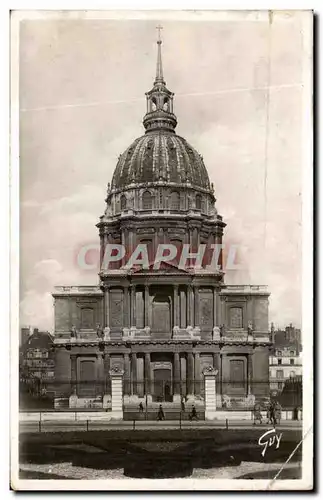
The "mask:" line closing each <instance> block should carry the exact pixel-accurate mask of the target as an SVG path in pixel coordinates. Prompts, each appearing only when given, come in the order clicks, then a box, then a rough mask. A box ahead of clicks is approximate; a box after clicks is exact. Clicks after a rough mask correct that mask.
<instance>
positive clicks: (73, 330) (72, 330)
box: [70, 325, 77, 339]
mask: <svg viewBox="0 0 323 500" xmlns="http://www.w3.org/2000/svg"><path fill="white" fill-rule="evenodd" d="M70 335H71V339H76V338H77V330H76V326H75V325H72V328H71V330H70Z"/></svg>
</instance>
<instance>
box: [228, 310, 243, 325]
mask: <svg viewBox="0 0 323 500" xmlns="http://www.w3.org/2000/svg"><path fill="white" fill-rule="evenodd" d="M230 328H242V307H231V308H230Z"/></svg>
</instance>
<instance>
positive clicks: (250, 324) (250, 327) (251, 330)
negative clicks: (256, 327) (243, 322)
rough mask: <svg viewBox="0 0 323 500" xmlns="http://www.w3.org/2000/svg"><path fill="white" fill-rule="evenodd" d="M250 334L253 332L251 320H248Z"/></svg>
mask: <svg viewBox="0 0 323 500" xmlns="http://www.w3.org/2000/svg"><path fill="white" fill-rule="evenodd" d="M252 334H253V325H252V321H248V335H252Z"/></svg>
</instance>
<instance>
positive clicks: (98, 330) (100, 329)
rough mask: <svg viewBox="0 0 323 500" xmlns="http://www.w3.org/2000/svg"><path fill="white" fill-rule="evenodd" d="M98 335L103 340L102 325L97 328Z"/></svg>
mask: <svg viewBox="0 0 323 500" xmlns="http://www.w3.org/2000/svg"><path fill="white" fill-rule="evenodd" d="M96 334H97V337H98V338H99V339H102V338H103V337H104V330H103V328H102V327H101V325H100V323H99V324H98V325H97V327H96Z"/></svg>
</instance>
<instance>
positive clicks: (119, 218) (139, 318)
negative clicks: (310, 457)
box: [53, 40, 271, 408]
mask: <svg viewBox="0 0 323 500" xmlns="http://www.w3.org/2000/svg"><path fill="white" fill-rule="evenodd" d="M146 99H147V112H146V114H145V116H144V118H143V125H144V127H145V133H144V135H142V136H141V137H139V138H137V139H135V140H134V142H133V143H132V144H131V145H130V146H129V147H128V148H127V149H126V150H125V151H124V153H122V154H121V155H120V157H119V160H118V163H117V165H116V168H115V171H114V174H113V177H112V181H111V184H110V183H109V184H108V187H107V194H106V200H105V201H106V207H105V211H104V214H103V215H102V216H101V217H100V219H99V222H98V224H97V227H98V230H99V237H100V246H101V251H100V256H101V262H100V272H99V284H98V286H93V287H82V286H80V287H73V286H71V287H57V288H56V289H55V293H54V294H53V295H54V298H55V341H54V346H55V349H56V355H57V362H56V368H55V369H56V378H57V381H59V382H57V389H56V403H57V405H60V404H62V405H66V400H68V398H70V397H71V396H73V405H79V406H82V405H83V406H87V405H92V406H94V407H98V408H99V407H102V406H103V407H106V408H109V404H110V399H111V373H117V372H118V370H120V373H121V372H122V373H123V382H122V383H123V394H124V406H125V408H127V407H128V406H129V407H133V406H134V405H135V406H136V405H137V404H139V402H144V403H146V404H155V403H156V404H157V403H160V402H165V403H168V404H174V405H179V404H180V403H181V401H182V400H183V398H184V399H185V400H186V401H189V402H192V403H195V404H201V405H203V401H204V396H205V395H204V385H203V373H204V371H205V370H206V369H207V368H208V367H212V369H214V370H216V371H217V384H216V387H217V407H219V406H221V404H222V405H226V406H230V405H231V406H234V405H238V406H239V405H240V406H246V405H247V406H248V405H251V404H253V402H254V400H255V399H261V398H265V397H267V395H268V394H269V376H268V367H269V349H270V347H271V340H270V338H269V332H268V296H269V294H268V292H267V290H266V288H265V287H261V286H251V285H250V286H249V285H246V286H233V285H232V286H230V285H226V284H225V282H224V269H223V268H222V255H221V256H220V257H219V259H217V260H216V259H214V258H213V256H214V252H217V250H214V251H213V249H214V248H215V245H221V244H222V236H223V232H224V228H225V226H226V224H225V223H224V221H223V219H222V216H221V215H220V214H219V213H218V210H217V208H216V204H215V202H216V198H215V192H214V186H213V184H212V183H211V182H210V179H209V176H208V173H207V170H206V167H205V165H204V161H203V158H202V156H201V155H200V154H199V153H198V152H197V151H196V150H195V149H194V148H193V147H192V146H191V145H190V144H188V142H187V141H186V140H185V139H183V138H182V137H181V136H179V135H177V134H176V131H175V129H176V126H177V118H176V115H175V114H174V94H173V93H172V92H171V91H170V90H168V88H167V87H166V83H165V80H164V77H163V74H162V64H161V41H160V40H159V41H158V65H157V74H156V78H155V82H154V85H153V88H152V89H151V90H150V91H149V92H147V93H146ZM107 245H110V246H109V247H107ZM111 245H112V246H114V250H115V251H117V250H118V249H120V245H123V249H124V253H123V255H122V257H121V258H120V259H116V258H115V255H116V254H115V253H114V254H112V253H111V254H109V249H110V248H111ZM160 245H171V246H172V247H171V248H172V249H175V251H174V254H172V256H171V257H169V256H168V258H165V255H164V254H163V258H162V259H161V260H160V261H158V262H157V261H156V256H157V255H158V250H159V248H160ZM184 245H185V247H184ZM187 245H189V248H188V249H187ZM200 245H201V246H200ZM202 245H203V247H202ZM139 246H140V248H141V249H142V250H141V252H140V253H137V258H136V259H137V260H135V263H133V264H129V262H131V259H130V261H129V260H128V259H129V258H130V256H131V255H132V254H133V252H136V250H137V249H138V247H139ZM202 248H206V249H207V251H206V252H205V254H204V255H203V258H202V250H201V249H202ZM211 249H212V250H211ZM109 255H110V259H109ZM159 257H160V255H159ZM115 369H116V371H114V370H115ZM118 373H119V372H118ZM219 398H220V401H218V400H219ZM127 405H128V406H127Z"/></svg>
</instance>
